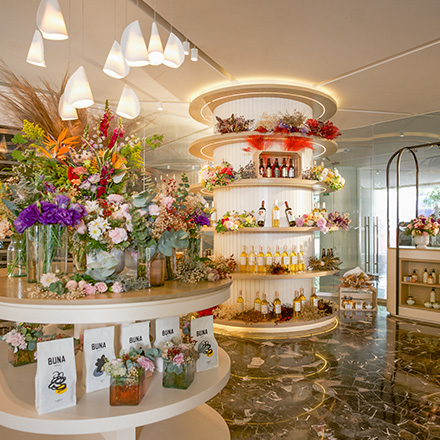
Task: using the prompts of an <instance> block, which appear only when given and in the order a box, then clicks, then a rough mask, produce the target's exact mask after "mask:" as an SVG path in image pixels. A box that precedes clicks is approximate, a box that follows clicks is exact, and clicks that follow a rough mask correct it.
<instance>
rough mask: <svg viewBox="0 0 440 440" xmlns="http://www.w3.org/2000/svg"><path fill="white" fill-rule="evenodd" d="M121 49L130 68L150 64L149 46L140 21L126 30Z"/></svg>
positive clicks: (123, 34) (131, 24)
mask: <svg viewBox="0 0 440 440" xmlns="http://www.w3.org/2000/svg"><path fill="white" fill-rule="evenodd" d="M121 48H122V53H123V54H124V57H125V60H126V61H127V64H128V65H129V66H131V67H141V66H147V65H148V64H149V61H148V52H147V46H146V44H145V40H144V37H143V35H142V30H141V26H140V24H139V21H138V20H136V21H133V22H132V23H130V24H129V25H128V26H127V27H126V28H125V29H124V32H123V33H122V37H121Z"/></svg>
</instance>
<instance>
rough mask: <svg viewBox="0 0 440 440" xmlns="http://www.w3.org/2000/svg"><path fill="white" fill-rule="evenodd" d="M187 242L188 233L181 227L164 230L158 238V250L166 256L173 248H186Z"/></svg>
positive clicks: (169, 254) (168, 255)
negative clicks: (176, 229)
mask: <svg viewBox="0 0 440 440" xmlns="http://www.w3.org/2000/svg"><path fill="white" fill-rule="evenodd" d="M188 243H189V234H188V232H186V231H182V230H181V229H180V230H178V231H175V230H174V229H171V231H165V232H164V233H163V234H162V235H161V236H160V238H159V243H158V246H157V248H158V250H159V251H160V252H162V254H164V255H165V256H167V257H170V256H171V254H172V253H173V249H180V248H187V247H188Z"/></svg>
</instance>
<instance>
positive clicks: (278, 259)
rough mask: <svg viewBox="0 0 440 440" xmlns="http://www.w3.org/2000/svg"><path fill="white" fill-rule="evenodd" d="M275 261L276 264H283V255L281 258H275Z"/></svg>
mask: <svg viewBox="0 0 440 440" xmlns="http://www.w3.org/2000/svg"><path fill="white" fill-rule="evenodd" d="M273 260H274V262H275V264H281V255H280V256H279V257H278V256H275V258H274V259H273Z"/></svg>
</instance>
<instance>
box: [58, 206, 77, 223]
mask: <svg viewBox="0 0 440 440" xmlns="http://www.w3.org/2000/svg"><path fill="white" fill-rule="evenodd" d="M72 217H73V216H72V212H71V210H69V209H58V211H57V223H58V224H60V225H62V226H73V225H74V220H73V218H72Z"/></svg>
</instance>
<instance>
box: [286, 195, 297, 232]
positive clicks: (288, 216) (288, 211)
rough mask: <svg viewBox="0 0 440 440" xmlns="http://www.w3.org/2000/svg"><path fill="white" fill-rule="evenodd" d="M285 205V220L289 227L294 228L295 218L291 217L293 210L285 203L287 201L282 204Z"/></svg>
mask: <svg viewBox="0 0 440 440" xmlns="http://www.w3.org/2000/svg"><path fill="white" fill-rule="evenodd" d="M284 203H285V205H286V209H285V210H284V212H285V213H286V219H287V223H288V225H289V226H291V227H293V226H295V216H294V215H293V210H292V208H291V207H290V206H289V204H288V203H287V201H285V202H284Z"/></svg>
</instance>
